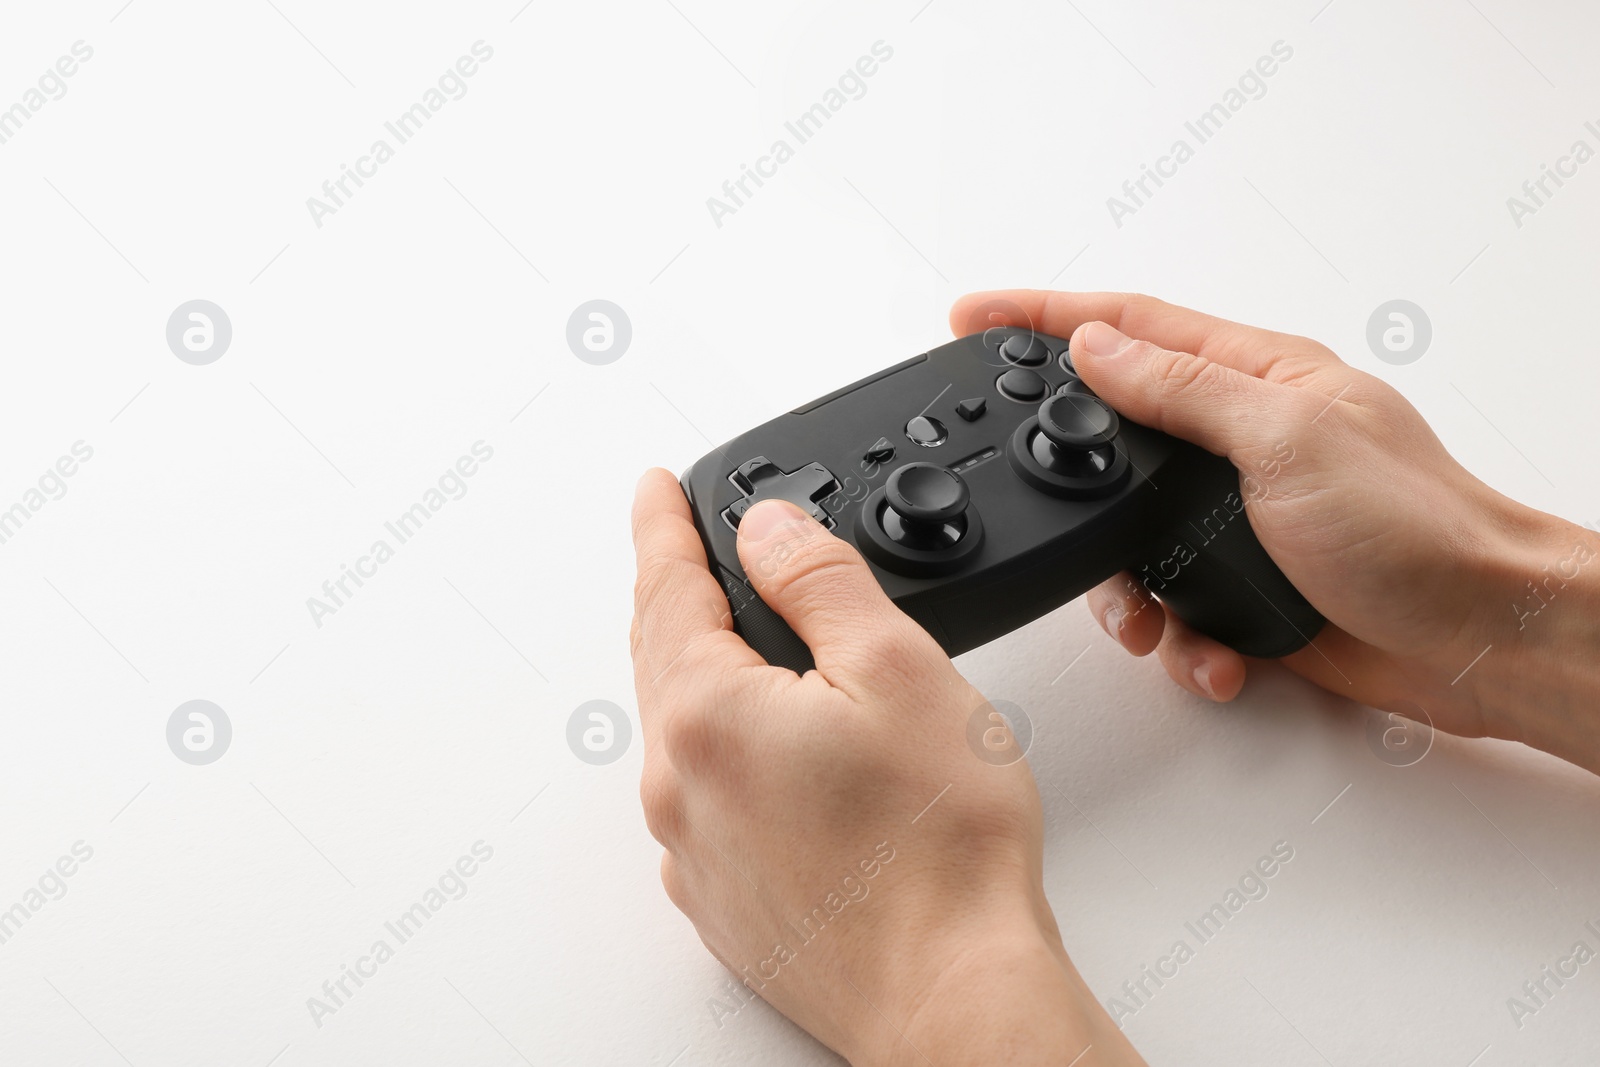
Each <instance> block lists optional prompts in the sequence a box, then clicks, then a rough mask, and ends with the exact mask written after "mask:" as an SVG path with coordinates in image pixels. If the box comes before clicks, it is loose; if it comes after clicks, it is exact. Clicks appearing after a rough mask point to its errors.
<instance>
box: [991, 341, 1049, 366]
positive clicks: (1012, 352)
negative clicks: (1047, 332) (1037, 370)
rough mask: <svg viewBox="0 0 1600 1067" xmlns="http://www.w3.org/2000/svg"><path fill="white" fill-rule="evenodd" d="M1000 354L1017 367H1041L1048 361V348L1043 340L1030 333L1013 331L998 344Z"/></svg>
mask: <svg viewBox="0 0 1600 1067" xmlns="http://www.w3.org/2000/svg"><path fill="white" fill-rule="evenodd" d="M1000 355H1001V357H1002V358H1004V359H1005V361H1006V362H1007V363H1015V364H1016V365H1017V366H1019V367H1042V366H1044V364H1046V363H1048V362H1049V361H1050V350H1049V349H1048V348H1046V347H1045V346H1044V342H1043V341H1041V340H1039V339H1038V338H1037V337H1035V336H1033V334H1031V333H1014V334H1012V335H1011V336H1010V337H1008V338H1006V343H1005V344H1003V345H1001V346H1000Z"/></svg>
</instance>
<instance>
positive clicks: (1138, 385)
mask: <svg viewBox="0 0 1600 1067" xmlns="http://www.w3.org/2000/svg"><path fill="white" fill-rule="evenodd" d="M1071 352H1072V365H1073V368H1074V369H1075V370H1077V372H1078V373H1079V374H1080V375H1081V376H1082V377H1083V380H1084V381H1085V382H1086V383H1087V384H1088V386H1089V388H1091V389H1093V390H1094V391H1095V392H1096V393H1098V394H1099V395H1100V398H1101V399H1102V400H1104V401H1105V402H1106V403H1108V404H1110V405H1111V406H1112V407H1114V408H1116V409H1117V410H1118V411H1119V412H1121V413H1122V414H1124V415H1126V416H1127V417H1128V418H1130V419H1132V420H1133V421H1134V422H1137V423H1141V424H1142V425H1145V426H1151V427H1154V428H1155V429H1158V430H1161V431H1162V432H1163V433H1169V434H1171V435H1172V436H1174V437H1181V438H1183V439H1184V440H1185V441H1192V442H1193V443H1195V444H1197V445H1199V446H1200V447H1201V448H1204V449H1206V450H1207V451H1209V452H1214V453H1216V454H1217V455H1219V456H1227V457H1228V458H1229V459H1231V460H1233V461H1234V464H1235V465H1236V466H1238V465H1240V457H1241V454H1244V455H1249V454H1250V453H1252V452H1253V451H1255V450H1257V449H1260V448H1265V447H1268V446H1269V445H1270V443H1271V442H1272V441H1275V440H1277V437H1276V436H1273V434H1274V430H1275V429H1276V428H1279V427H1281V426H1282V425H1283V424H1284V422H1285V421H1286V420H1288V419H1292V418H1296V417H1298V416H1299V415H1301V414H1302V409H1303V408H1305V406H1306V404H1308V403H1314V401H1313V400H1312V398H1310V397H1309V396H1307V394H1306V392H1305V390H1303V389H1292V388H1289V387H1287V386H1284V385H1279V384H1277V383H1275V382H1268V381H1264V380H1263V379H1261V378H1256V377H1252V376H1251V375H1249V374H1245V373H1244V372H1243V371H1239V370H1236V369H1234V368H1233V367H1230V366H1228V365H1226V364H1224V363H1217V362H1215V361H1213V360H1209V359H1206V358H1205V357H1204V356H1197V355H1193V354H1191V353H1189V352H1169V351H1168V350H1166V349H1164V348H1160V347H1157V346H1156V345H1153V344H1151V343H1150V342H1149V341H1136V340H1134V339H1133V338H1131V337H1128V336H1127V335H1125V334H1123V333H1122V332H1121V331H1119V330H1118V329H1117V328H1116V327H1114V326H1110V325H1107V324H1106V323H1104V322H1086V323H1084V324H1083V325H1082V326H1079V327H1078V329H1077V330H1076V331H1075V332H1074V333H1073V335H1072V342H1071Z"/></svg>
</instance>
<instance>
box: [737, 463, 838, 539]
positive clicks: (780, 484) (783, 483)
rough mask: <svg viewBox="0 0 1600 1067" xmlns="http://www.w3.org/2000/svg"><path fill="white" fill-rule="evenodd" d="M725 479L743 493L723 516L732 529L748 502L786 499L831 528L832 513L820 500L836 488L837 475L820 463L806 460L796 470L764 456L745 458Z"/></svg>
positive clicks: (748, 508) (747, 507)
mask: <svg viewBox="0 0 1600 1067" xmlns="http://www.w3.org/2000/svg"><path fill="white" fill-rule="evenodd" d="M728 481H730V482H732V483H733V486H734V488H735V489H737V490H739V492H741V493H743V494H744V496H742V497H740V498H739V499H738V500H735V501H734V502H733V504H732V505H730V506H729V507H728V508H727V509H726V510H724V511H723V513H722V517H723V519H724V520H725V521H726V522H727V523H728V525H729V526H732V527H733V528H734V529H736V530H737V529H738V528H739V520H740V519H742V518H744V513H745V512H747V511H749V510H750V508H751V506H752V505H754V504H755V503H756V502H757V501H761V500H787V501H788V502H789V503H791V504H793V505H795V506H796V507H798V508H800V509H801V510H802V511H807V512H810V514H811V517H812V518H813V519H816V520H817V521H818V522H820V523H822V525H824V526H827V527H829V528H831V527H832V526H833V516H832V515H829V514H828V510H827V509H826V508H824V507H823V506H822V500H823V498H824V497H826V496H828V494H830V493H837V492H838V491H839V479H837V478H835V477H834V476H833V472H832V471H830V470H829V469H828V468H827V467H824V466H823V465H822V464H820V463H807V464H806V465H805V466H803V467H801V468H799V469H798V470H792V471H788V472H784V471H782V470H780V469H779V468H778V465H777V464H776V463H773V462H771V461H770V460H768V459H767V457H766V456H757V457H756V458H755V459H751V460H746V461H745V462H743V463H741V464H739V466H738V468H737V469H736V470H735V471H734V472H733V473H732V474H730V475H728Z"/></svg>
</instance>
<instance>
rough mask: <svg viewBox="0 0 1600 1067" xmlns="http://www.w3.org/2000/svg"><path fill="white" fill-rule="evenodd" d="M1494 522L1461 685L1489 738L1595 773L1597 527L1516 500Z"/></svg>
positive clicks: (1598, 718)
mask: <svg viewBox="0 0 1600 1067" xmlns="http://www.w3.org/2000/svg"><path fill="white" fill-rule="evenodd" d="M1499 526H1500V528H1501V529H1500V532H1501V537H1500V538H1499V540H1500V547H1499V549H1498V550H1497V551H1496V552H1495V554H1494V558H1492V559H1487V560H1485V561H1484V562H1483V565H1482V566H1481V568H1480V583H1481V585H1482V587H1483V588H1484V595H1483V613H1482V614H1483V620H1484V621H1483V622H1482V623H1481V624H1480V625H1478V626H1475V627H1474V628H1473V629H1474V630H1475V631H1476V633H1477V635H1478V637H1477V639H1476V640H1475V643H1476V645H1477V647H1476V648H1474V649H1472V650H1471V651H1470V654H1471V655H1473V656H1477V655H1479V654H1480V653H1481V657H1482V658H1481V659H1480V660H1479V661H1478V662H1477V663H1475V664H1473V665H1472V667H1471V668H1470V669H1468V670H1467V672H1466V673H1465V675H1464V676H1463V677H1462V678H1461V682H1462V683H1465V684H1466V686H1467V689H1468V692H1469V693H1470V694H1471V697H1472V699H1473V700H1474V702H1475V703H1476V705H1477V707H1478V709H1479V711H1480V713H1481V714H1482V716H1483V719H1484V722H1485V724H1486V726H1487V728H1488V729H1487V732H1488V733H1489V734H1490V735H1491V736H1495V737H1501V738H1505V739H1508V740H1514V741H1521V742H1523V743H1525V744H1528V745H1531V746H1532V747H1534V748H1538V749H1542V750H1543V751H1546V752H1549V753H1552V754H1553V755H1556V756H1559V757H1561V758H1562V759H1565V760H1568V761H1570V762H1572V763H1576V764H1578V765H1579V766H1581V767H1585V768H1587V769H1588V770H1590V771H1593V772H1595V773H1597V774H1600V534H1597V533H1596V532H1595V531H1594V530H1592V529H1589V528H1586V527H1583V526H1578V525H1576V524H1574V523H1570V522H1567V521H1565V520H1563V519H1559V518H1556V517H1554V516H1551V515H1546V514H1543V513H1542V512H1537V511H1533V510H1532V509H1530V508H1525V507H1523V506H1522V505H1514V506H1513V509H1511V510H1510V512H1509V513H1508V514H1507V516H1506V517H1505V518H1504V520H1503V521H1502V522H1501V523H1500V524H1499ZM1466 662H1467V661H1463V665H1464V666H1465V663H1466Z"/></svg>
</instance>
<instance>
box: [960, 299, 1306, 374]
mask: <svg viewBox="0 0 1600 1067" xmlns="http://www.w3.org/2000/svg"><path fill="white" fill-rule="evenodd" d="M996 317H999V318H1017V317H1020V318H1021V319H1023V320H1025V321H1013V322H996V321H994V319H995V318H996ZM1086 322H1105V323H1109V324H1110V325H1112V326H1115V327H1116V328H1117V329H1118V330H1121V331H1122V332H1123V333H1125V334H1127V335H1128V336H1129V337H1134V338H1137V339H1139V340H1141V341H1150V342H1152V343H1154V344H1156V345H1158V346H1160V347H1161V348H1165V349H1169V350H1171V351H1174V352H1189V353H1192V354H1194V355H1197V356H1203V357H1205V358H1206V359H1209V360H1212V361H1213V362H1216V363H1222V364H1225V365H1227V366H1229V367H1232V368H1233V369H1234V370H1237V371H1242V372H1243V373H1245V374H1249V375H1251V376H1253V377H1256V378H1265V379H1267V380H1268V381H1287V380H1289V379H1291V378H1293V377H1295V369H1296V368H1303V367H1304V366H1305V365H1306V364H1310V363H1328V362H1337V357H1335V356H1334V355H1333V353H1331V352H1329V351H1328V350H1327V349H1326V348H1324V347H1323V346H1322V345H1319V344H1317V342H1315V341H1312V340H1309V339H1307V338H1304V337H1298V336H1296V335H1294V334H1288V333H1277V332H1276V331H1273V330H1264V329H1261V328H1259V327H1256V326H1246V325H1244V324H1243V323H1238V322H1232V321H1230V320H1228V319H1221V318H1217V317H1216V316H1215V315H1207V314H1205V313H1204V312H1200V311H1194V310H1191V309H1189V308H1186V307H1180V306H1178V305H1177V304H1169V303H1167V302H1166V301H1164V300H1157V299H1156V298H1155V297H1151V296H1143V295H1141V294H1138V293H1060V292H1051V291H1048V290H1043V289H1002V290H996V291H994V292H987V293H968V294H967V295H966V296H964V297H962V298H961V299H959V300H957V301H956V302H955V305H954V306H953V307H952V308H951V309H950V328H951V330H952V331H954V332H955V334H956V335H957V336H958V337H965V336H966V335H968V334H973V333H979V332H981V331H983V330H986V329H989V328H990V327H992V326H1025V327H1029V328H1032V329H1036V330H1038V331H1040V332H1041V333H1047V334H1052V335H1054V336H1056V337H1071V336H1072V334H1073V331H1075V330H1076V329H1077V328H1078V327H1079V326H1082V325H1083V324H1084V323H1086Z"/></svg>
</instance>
